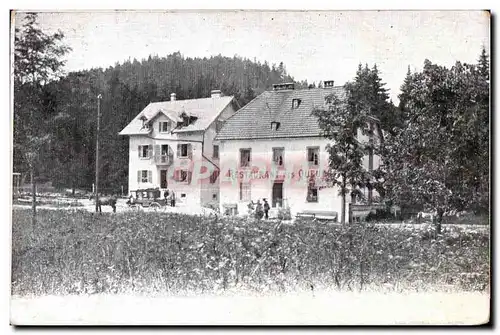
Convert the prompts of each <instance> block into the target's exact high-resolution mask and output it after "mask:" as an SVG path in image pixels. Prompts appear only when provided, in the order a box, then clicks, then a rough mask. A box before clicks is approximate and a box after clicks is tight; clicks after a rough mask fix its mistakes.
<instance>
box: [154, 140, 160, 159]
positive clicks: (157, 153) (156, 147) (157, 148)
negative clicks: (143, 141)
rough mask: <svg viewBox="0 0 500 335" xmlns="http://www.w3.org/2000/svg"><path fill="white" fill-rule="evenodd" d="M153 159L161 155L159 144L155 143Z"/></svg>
mask: <svg viewBox="0 0 500 335" xmlns="http://www.w3.org/2000/svg"><path fill="white" fill-rule="evenodd" d="M154 148H155V160H158V159H159V158H160V155H161V145H159V144H155V147H154Z"/></svg>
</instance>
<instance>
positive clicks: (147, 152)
mask: <svg viewBox="0 0 500 335" xmlns="http://www.w3.org/2000/svg"><path fill="white" fill-rule="evenodd" d="M138 151H139V158H142V159H149V158H151V154H152V151H153V146H152V145H139V149H138Z"/></svg>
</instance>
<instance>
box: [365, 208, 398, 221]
mask: <svg viewBox="0 0 500 335" xmlns="http://www.w3.org/2000/svg"><path fill="white" fill-rule="evenodd" d="M365 220H366V221H367V222H370V221H375V222H377V221H389V220H394V215H393V214H392V213H391V212H390V210H388V209H376V210H375V213H373V212H370V213H368V215H367V216H366V219H365Z"/></svg>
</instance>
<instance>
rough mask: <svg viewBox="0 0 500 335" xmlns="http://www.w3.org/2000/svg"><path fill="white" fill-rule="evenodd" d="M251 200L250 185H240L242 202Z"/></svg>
mask: <svg viewBox="0 0 500 335" xmlns="http://www.w3.org/2000/svg"><path fill="white" fill-rule="evenodd" d="M251 198H252V196H251V187H250V183H240V201H250V199H251Z"/></svg>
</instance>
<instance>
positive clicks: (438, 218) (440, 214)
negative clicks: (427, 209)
mask: <svg viewBox="0 0 500 335" xmlns="http://www.w3.org/2000/svg"><path fill="white" fill-rule="evenodd" d="M443 214H444V209H442V208H440V207H439V208H438V209H437V210H436V223H435V225H436V234H437V235H440V234H441V223H442V221H443Z"/></svg>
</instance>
